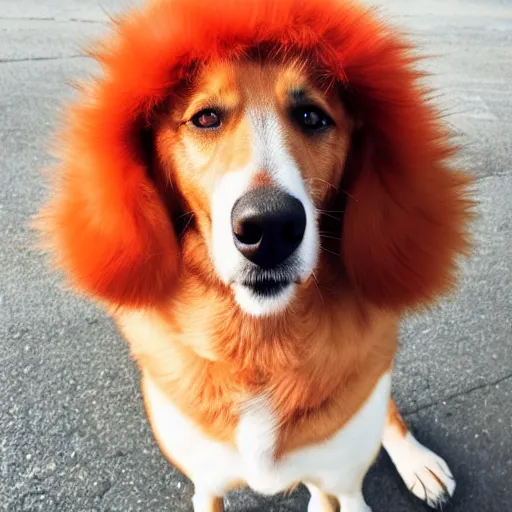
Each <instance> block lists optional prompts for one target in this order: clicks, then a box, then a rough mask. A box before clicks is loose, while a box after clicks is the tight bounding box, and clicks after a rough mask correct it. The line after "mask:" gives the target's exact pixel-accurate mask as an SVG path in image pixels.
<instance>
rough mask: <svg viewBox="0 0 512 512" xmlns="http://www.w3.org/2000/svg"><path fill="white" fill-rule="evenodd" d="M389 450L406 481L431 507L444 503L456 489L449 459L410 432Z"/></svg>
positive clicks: (412, 490)
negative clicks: (420, 441) (430, 448)
mask: <svg viewBox="0 0 512 512" xmlns="http://www.w3.org/2000/svg"><path fill="white" fill-rule="evenodd" d="M392 452H393V453H390V455H391V458H392V460H393V462H394V464H395V466H396V469H397V470H398V473H400V476H401V477H402V479H403V481H404V482H405V485H407V487H408V489H409V490H410V491H411V492H412V493H413V494H414V495H415V496H417V497H418V498H420V499H421V500H423V501H425V502H426V503H427V504H428V505H429V506H430V507H432V508H442V506H443V505H444V504H445V503H446V502H447V501H448V500H449V499H450V498H451V497H452V496H453V493H454V492H455V479H454V478H453V475H452V473H451V471H450V468H449V467H448V465H447V464H446V462H445V461H444V460H443V459H442V458H441V457H439V456H438V455H436V454H435V453H434V452H432V451H431V450H429V449H428V448H427V447H425V446H423V445H422V444H421V443H419V442H418V441H417V440H416V439H415V438H414V436H413V435H412V434H411V433H410V432H409V433H407V435H406V436H405V437H404V438H403V442H402V443H400V446H395V447H394V449H393V450H392Z"/></svg>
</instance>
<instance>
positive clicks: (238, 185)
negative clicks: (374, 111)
mask: <svg viewBox="0 0 512 512" xmlns="http://www.w3.org/2000/svg"><path fill="white" fill-rule="evenodd" d="M312 76H313V75H312V73H309V72H308V69H307V67H306V66H304V65H302V64H299V63H297V62H293V63H289V64H287V65H283V64H279V65H277V64H263V65H262V64H258V63H253V62H248V61H246V62H236V63H222V64H216V65H214V66H208V67H205V68H203V69H202V70H201V71H200V72H199V73H198V74H197V77H196V78H195V79H194V83H193V85H192V86H191V87H189V88H187V91H186V92H185V93H183V94H181V95H178V98H177V100H176V101H174V102H173V105H172V108H171V109H170V111H169V112H168V113H167V114H166V115H164V116H163V117H162V118H161V119H160V121H159V123H158V127H157V129H156V148H157V154H158V159H159V161H160V163H161V164H162V167H163V168H164V169H165V171H166V175H167V178H168V179H169V180H170V181H171V183H172V186H173V187H175V189H177V190H178V191H179V192H180V194H181V196H182V197H183V198H184V199H185V201H186V203H187V207H188V208H189V209H190V211H191V212H192V213H193V214H194V218H195V225H196V226H197V229H198V230H199V232H200V233H201V236H202V237H203V239H204V241H205V243H206V245H207V247H208V248H209V254H210V257H211V260H212V264H213V268H214V269H215V271H216V273H217V274H218V277H219V278H220V279H221V280H222V281H223V282H224V283H225V284H226V285H228V286H230V287H231V288H232V290H233V292H234V296H235V299H236V301H237V302H238V304H239V305H240V307H241V308H242V309H243V310H244V311H245V312H247V313H249V314H252V315H262V314H268V313H274V312H278V311H281V310H282V309H283V308H285V307H286V306H287V304H288V303H289V302H290V300H291V298H292V297H293V295H294V289H295V288H296V287H297V286H298V285H300V284H301V283H303V282H305V281H306V280H308V279H309V278H311V277H312V275H313V273H314V269H315V265H316V264H317V258H318V254H319V251H320V234H319V231H318V226H317V216H318V214H317V212H318V210H320V209H322V206H323V205H324V202H325V201H326V200H327V198H328V197H329V195H330V193H331V192H332V191H333V190H336V189H337V187H338V186H339V183H340V179H341V175H342V172H343V167H344V163H345V159H346V155H347V152H348V147H349V142H350V136H351V132H352V123H351V120H350V118H349V116H348V115H347V113H346V111H345V109H344V106H343V104H342V102H341V99H340V96H339V94H338V91H337V89H336V88H335V87H332V88H330V89H328V90H326V89H325V88H323V87H321V86H319V84H317V83H315V82H314V81H313V79H312V78H311V77H312Z"/></svg>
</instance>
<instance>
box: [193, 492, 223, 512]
mask: <svg viewBox="0 0 512 512" xmlns="http://www.w3.org/2000/svg"><path fill="white" fill-rule="evenodd" d="M192 505H193V506H194V512H224V500H223V499H222V498H220V497H218V496H213V495H212V494H210V493H209V492H207V491H204V490H202V489H200V488H198V487H196V490H195V493H194V496H193V498H192Z"/></svg>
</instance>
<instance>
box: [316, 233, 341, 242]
mask: <svg viewBox="0 0 512 512" xmlns="http://www.w3.org/2000/svg"><path fill="white" fill-rule="evenodd" d="M319 234H320V237H321V238H329V239H330V240H337V241H338V242H339V241H341V238H340V237H339V236H332V235H324V234H322V233H319Z"/></svg>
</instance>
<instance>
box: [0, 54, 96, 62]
mask: <svg viewBox="0 0 512 512" xmlns="http://www.w3.org/2000/svg"><path fill="white" fill-rule="evenodd" d="M80 58H83V59H89V58H90V57H89V56H88V55H81V54H75V55H62V56H60V57H21V58H19V59H0V64H10V63H14V62H32V61H34V62H38V61H42V60H64V59H80Z"/></svg>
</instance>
